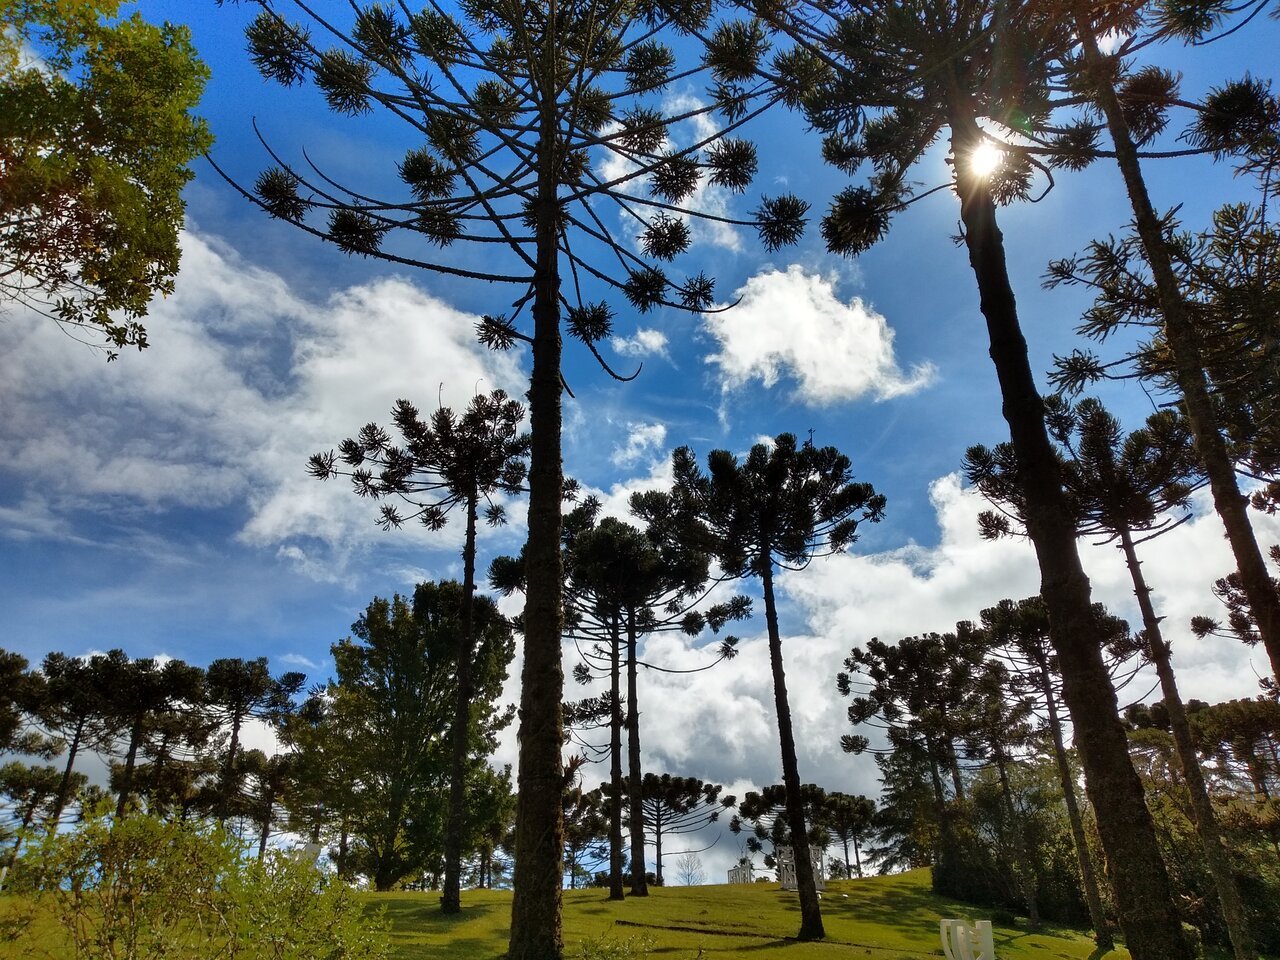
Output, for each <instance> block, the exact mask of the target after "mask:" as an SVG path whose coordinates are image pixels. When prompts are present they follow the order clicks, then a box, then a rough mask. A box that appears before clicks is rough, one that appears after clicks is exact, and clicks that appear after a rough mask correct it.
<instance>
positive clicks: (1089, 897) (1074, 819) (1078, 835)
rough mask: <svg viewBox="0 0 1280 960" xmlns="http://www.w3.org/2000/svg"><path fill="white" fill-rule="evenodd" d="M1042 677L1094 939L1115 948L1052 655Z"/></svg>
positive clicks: (1045, 662) (1105, 947)
mask: <svg viewBox="0 0 1280 960" xmlns="http://www.w3.org/2000/svg"><path fill="white" fill-rule="evenodd" d="M1038 666H1039V668H1040V680H1041V683H1042V684H1043V685H1044V692H1045V706H1046V707H1047V708H1048V711H1049V735H1050V737H1051V738H1052V739H1053V758H1054V760H1055V761H1056V763H1057V765H1058V780H1059V782H1060V783H1061V784H1062V802H1063V803H1064V804H1065V805H1066V808H1067V822H1068V823H1070V824H1071V842H1072V844H1073V845H1074V846H1075V848H1076V863H1077V864H1078V865H1079V867H1080V883H1081V886H1083V887H1084V901H1085V904H1086V905H1087V906H1088V907H1089V920H1090V922H1092V924H1093V942H1094V943H1096V944H1097V945H1098V947H1099V949H1101V950H1104V951H1105V950H1111V949H1114V947H1115V939H1114V938H1113V937H1112V936H1111V924H1109V923H1108V922H1107V913H1106V910H1104V909H1103V907H1102V894H1101V893H1100V892H1099V890H1098V875H1097V873H1096V872H1095V871H1094V869H1093V857H1091V856H1090V855H1089V841H1088V840H1087V839H1085V835H1084V819H1083V818H1082V817H1081V816H1080V804H1079V803H1078V802H1077V801H1076V784H1075V777H1074V776H1073V775H1072V773H1071V764H1070V763H1069V762H1068V760H1067V748H1066V745H1065V744H1064V743H1063V742H1062V721H1061V720H1060V719H1059V718H1058V698H1057V697H1055V696H1054V695H1053V678H1052V677H1051V676H1050V675H1049V660H1048V657H1046V656H1044V655H1043V654H1041V655H1040V656H1039V657H1038Z"/></svg>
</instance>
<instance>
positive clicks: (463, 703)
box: [440, 491, 477, 913]
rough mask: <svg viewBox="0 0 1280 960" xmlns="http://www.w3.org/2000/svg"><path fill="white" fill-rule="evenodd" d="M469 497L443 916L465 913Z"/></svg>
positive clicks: (472, 580) (471, 614)
mask: <svg viewBox="0 0 1280 960" xmlns="http://www.w3.org/2000/svg"><path fill="white" fill-rule="evenodd" d="M476 501H477V496H476V493H475V491H471V494H470V496H468V497H467V533H466V538H465V539H464V540H463V545H462V632H461V634H459V636H458V647H457V684H458V689H457V699H456V701H455V704H454V718H453V738H452V739H453V743H452V744H451V746H452V748H453V757H452V759H451V762H450V766H449V821H448V822H449V828H448V829H447V830H446V831H445V835H444V892H443V893H442V894H441V896H440V912H441V913H458V912H460V911H461V910H462V838H463V835H464V834H465V833H466V829H467V812H466V806H467V742H468V740H469V739H470V734H471V696H472V691H471V687H472V682H471V659H472V657H473V656H474V655H475V646H476V637H475V605H476V604H475V593H476V509H477V503H476Z"/></svg>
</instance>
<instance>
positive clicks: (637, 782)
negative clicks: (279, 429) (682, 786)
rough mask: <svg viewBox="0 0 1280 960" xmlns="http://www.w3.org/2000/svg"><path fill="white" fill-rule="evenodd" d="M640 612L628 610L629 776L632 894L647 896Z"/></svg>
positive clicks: (634, 895)
mask: <svg viewBox="0 0 1280 960" xmlns="http://www.w3.org/2000/svg"><path fill="white" fill-rule="evenodd" d="M636 656H637V652H636V612H635V610H634V609H630V610H628V611H627V777H628V778H629V779H630V780H631V796H630V802H631V895H632V896H633V897H647V896H648V895H649V884H648V882H647V881H646V880H645V875H644V790H643V783H644V780H643V778H642V775H641V770H640V708H639V706H638V701H637V699H636Z"/></svg>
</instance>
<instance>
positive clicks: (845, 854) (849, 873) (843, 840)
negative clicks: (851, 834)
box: [840, 835, 861, 879]
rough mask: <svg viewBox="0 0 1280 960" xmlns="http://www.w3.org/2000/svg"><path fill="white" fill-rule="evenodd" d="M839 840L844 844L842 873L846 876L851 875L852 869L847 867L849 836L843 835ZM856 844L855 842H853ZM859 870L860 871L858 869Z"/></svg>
mask: <svg viewBox="0 0 1280 960" xmlns="http://www.w3.org/2000/svg"><path fill="white" fill-rule="evenodd" d="M840 842H841V843H842V844H844V875H845V877H846V879H847V878H849V877H852V876H853V871H851V870H850V869H849V838H848V835H845V836H843V837H841V838H840ZM855 846H856V843H855ZM859 872H861V871H859Z"/></svg>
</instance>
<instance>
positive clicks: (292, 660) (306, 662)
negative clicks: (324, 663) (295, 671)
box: [276, 653, 320, 670]
mask: <svg viewBox="0 0 1280 960" xmlns="http://www.w3.org/2000/svg"><path fill="white" fill-rule="evenodd" d="M276 661H277V662H279V663H287V664H288V665H289V666H291V667H306V668H307V669H308V670H319V669H320V664H318V663H316V662H315V661H314V660H311V659H308V658H307V657H304V656H303V655H302V654H300V653H286V654H283V655H282V656H279V657H276Z"/></svg>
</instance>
